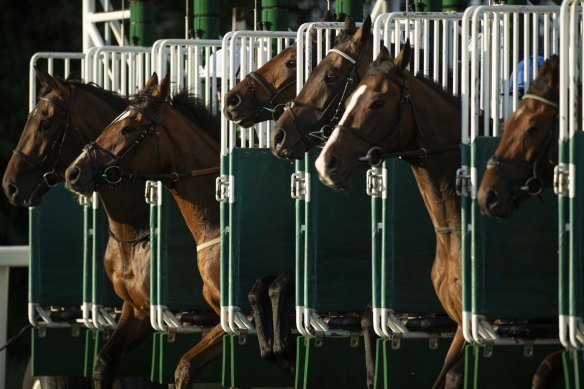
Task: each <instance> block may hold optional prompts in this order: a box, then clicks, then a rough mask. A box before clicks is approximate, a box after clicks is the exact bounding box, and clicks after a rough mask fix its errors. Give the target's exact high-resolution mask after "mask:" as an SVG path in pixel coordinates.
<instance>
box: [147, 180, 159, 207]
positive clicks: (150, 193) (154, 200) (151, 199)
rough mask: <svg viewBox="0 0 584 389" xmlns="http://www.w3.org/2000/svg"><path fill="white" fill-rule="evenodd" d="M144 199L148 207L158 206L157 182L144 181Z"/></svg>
mask: <svg viewBox="0 0 584 389" xmlns="http://www.w3.org/2000/svg"><path fill="white" fill-rule="evenodd" d="M144 198H145V200H146V204H148V205H156V204H158V181H146V186H145V187H144Z"/></svg>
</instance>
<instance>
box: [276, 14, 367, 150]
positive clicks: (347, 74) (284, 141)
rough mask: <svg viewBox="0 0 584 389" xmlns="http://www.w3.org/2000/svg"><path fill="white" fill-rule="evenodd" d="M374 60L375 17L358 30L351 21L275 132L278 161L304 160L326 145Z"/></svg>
mask: <svg viewBox="0 0 584 389" xmlns="http://www.w3.org/2000/svg"><path fill="white" fill-rule="evenodd" d="M372 57H373V35H372V33H371V17H369V16H367V18H365V21H364V22H363V25H362V26H361V27H360V28H358V29H357V28H356V26H355V22H354V20H353V19H352V18H351V17H349V18H348V19H347V21H346V22H345V24H344V25H343V27H342V29H341V32H340V33H339V35H338V36H337V37H336V38H335V45H334V47H333V48H332V49H331V50H330V51H329V53H328V55H327V56H326V57H325V58H323V60H322V61H321V62H320V63H319V64H318V66H317V67H316V68H315V69H314V70H313V72H312V73H311V74H310V76H309V77H308V79H307V80H306V83H305V84H304V86H303V87H302V90H301V91H300V93H299V94H298V96H296V98H295V99H294V100H293V101H291V102H289V103H287V104H286V105H285V106H284V112H283V113H282V115H281V116H280V118H279V119H278V121H277V122H276V124H275V125H274V127H273V128H272V129H271V133H270V137H271V148H272V153H273V154H274V155H275V156H276V157H278V158H286V159H303V158H304V153H305V152H306V151H308V150H310V149H311V148H313V147H314V146H316V145H318V144H320V143H322V142H323V137H326V136H327V135H328V133H330V131H329V130H328V129H330V128H332V127H334V124H336V122H337V121H338V119H339V118H340V116H339V115H340V113H341V111H342V105H343V103H344V100H345V99H346V98H347V97H348V96H349V94H350V93H351V92H352V91H353V89H354V88H355V85H357V82H358V81H359V80H360V79H361V78H362V77H363V75H364V74H365V71H366V70H367V67H368V66H369V64H370V63H371V61H372Z"/></svg>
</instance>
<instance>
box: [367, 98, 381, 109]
mask: <svg viewBox="0 0 584 389" xmlns="http://www.w3.org/2000/svg"><path fill="white" fill-rule="evenodd" d="M383 105H384V102H383V100H375V101H374V102H373V103H371V105H370V106H369V108H370V109H371V110H373V111H374V110H377V109H380V108H381V107H383Z"/></svg>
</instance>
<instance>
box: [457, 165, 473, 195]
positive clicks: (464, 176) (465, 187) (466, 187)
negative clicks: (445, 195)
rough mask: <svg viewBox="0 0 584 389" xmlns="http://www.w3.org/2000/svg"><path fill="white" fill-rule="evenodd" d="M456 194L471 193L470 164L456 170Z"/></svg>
mask: <svg viewBox="0 0 584 389" xmlns="http://www.w3.org/2000/svg"><path fill="white" fill-rule="evenodd" d="M456 194H457V195H458V196H464V197H468V196H470V194H471V177H470V168H469V167H468V166H462V167H461V168H459V169H457V170H456Z"/></svg>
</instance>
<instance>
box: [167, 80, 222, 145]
mask: <svg viewBox="0 0 584 389" xmlns="http://www.w3.org/2000/svg"><path fill="white" fill-rule="evenodd" d="M170 105H171V106H172V107H173V108H175V109H176V110H177V111H179V112H180V113H182V114H183V115H184V116H186V117H187V119H189V120H190V121H191V122H193V123H195V124H196V125H197V126H198V127H200V128H201V129H202V130H203V131H205V132H206V133H207V134H208V135H209V136H210V137H211V138H212V139H213V140H214V141H216V142H217V143H219V142H220V136H221V131H220V126H221V121H220V118H219V116H218V115H215V114H213V113H212V112H211V110H210V109H208V108H207V107H206V106H205V103H204V102H203V101H202V100H201V99H200V98H198V97H197V96H195V95H194V94H192V93H189V91H188V90H186V89H183V90H181V91H179V92H178V93H176V94H175V95H174V96H173V97H172V99H171V102H170Z"/></svg>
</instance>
